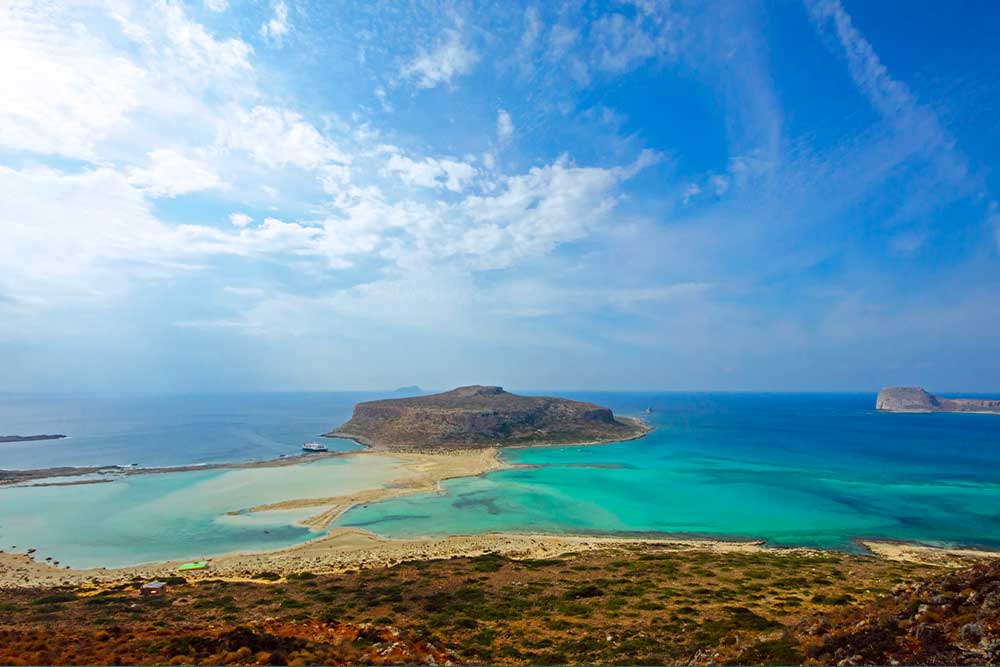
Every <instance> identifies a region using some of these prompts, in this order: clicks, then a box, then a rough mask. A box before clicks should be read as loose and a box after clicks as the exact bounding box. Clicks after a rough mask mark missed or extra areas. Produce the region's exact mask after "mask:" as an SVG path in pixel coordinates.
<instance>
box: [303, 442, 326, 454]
mask: <svg viewBox="0 0 1000 667" xmlns="http://www.w3.org/2000/svg"><path fill="white" fill-rule="evenodd" d="M302 449H304V450H305V451H307V452H325V451H327V449H326V445H321V444H319V443H318V442H307V443H305V444H304V445H302Z"/></svg>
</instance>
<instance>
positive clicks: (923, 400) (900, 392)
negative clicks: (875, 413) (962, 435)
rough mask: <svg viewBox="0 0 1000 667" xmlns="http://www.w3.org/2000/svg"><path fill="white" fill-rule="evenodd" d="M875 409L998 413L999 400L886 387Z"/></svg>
mask: <svg viewBox="0 0 1000 667" xmlns="http://www.w3.org/2000/svg"><path fill="white" fill-rule="evenodd" d="M875 409H876V410H884V411H886V412H985V413H994V414H1000V400H996V399H981V398H942V397H940V396H935V395H934V394H931V393H929V392H927V391H924V390H923V389H921V388H920V387H886V388H885V389H883V390H882V391H880V392H879V393H878V398H876V399H875Z"/></svg>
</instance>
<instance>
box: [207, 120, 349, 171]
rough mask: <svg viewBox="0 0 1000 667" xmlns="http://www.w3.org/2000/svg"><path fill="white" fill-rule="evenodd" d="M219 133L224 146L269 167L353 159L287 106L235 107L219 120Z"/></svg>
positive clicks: (304, 165)
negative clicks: (234, 109) (247, 155)
mask: <svg viewBox="0 0 1000 667" xmlns="http://www.w3.org/2000/svg"><path fill="white" fill-rule="evenodd" d="M218 132H219V143H221V144H222V145H223V146H226V147H228V148H231V149H239V150H245V151H247V152H249V153H250V155H252V156H253V158H254V159H255V160H257V161H258V162H260V163H261V164H264V165H267V166H269V167H279V166H285V165H294V166H296V167H303V168H316V167H320V166H322V165H324V164H326V163H328V162H341V163H345V162H349V161H350V156H348V155H347V154H345V153H344V152H342V151H341V150H340V149H339V148H337V146H336V145H335V144H334V143H333V142H332V141H330V140H329V139H327V138H326V137H324V136H323V135H322V134H320V132H319V130H317V129H316V128H315V127H314V126H313V125H312V124H310V123H309V122H307V121H305V120H304V119H303V118H302V116H300V115H299V114H297V113H295V112H294V111H289V110H287V109H274V108H271V107H265V106H256V107H254V108H253V109H250V110H249V111H247V110H243V109H240V110H236V111H235V112H233V113H232V114H231V115H230V117H229V118H227V119H225V120H223V121H221V122H220V123H219V127H218Z"/></svg>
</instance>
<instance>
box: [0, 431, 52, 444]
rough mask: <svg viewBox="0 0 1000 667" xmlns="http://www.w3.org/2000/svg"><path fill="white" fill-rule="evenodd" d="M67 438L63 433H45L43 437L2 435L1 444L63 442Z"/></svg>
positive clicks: (0, 436) (0, 437)
mask: <svg viewBox="0 0 1000 667" xmlns="http://www.w3.org/2000/svg"><path fill="white" fill-rule="evenodd" d="M65 437H66V436H65V435H63V434H62V433H53V434H48V433H43V434H41V435H0V443H4V442H34V441H36V440H61V439H62V438H65Z"/></svg>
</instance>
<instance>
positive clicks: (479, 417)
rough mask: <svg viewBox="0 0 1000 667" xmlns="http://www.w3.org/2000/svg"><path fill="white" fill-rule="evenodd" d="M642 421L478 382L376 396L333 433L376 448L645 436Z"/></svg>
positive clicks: (458, 446)
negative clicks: (403, 394)
mask: <svg viewBox="0 0 1000 667" xmlns="http://www.w3.org/2000/svg"><path fill="white" fill-rule="evenodd" d="M648 430H649V429H648V427H646V426H645V425H643V424H642V423H641V422H640V421H638V420H633V419H627V418H624V419H616V418H615V416H614V414H613V413H612V412H611V410H609V409H608V408H605V407H601V406H599V405H595V404H593V403H583V402H580V401H571V400H568V399H565V398H554V397H550V396H518V395H517V394H511V393H510V392H506V391H504V390H503V388H502V387H485V386H481V385H473V386H470V387H459V388H458V389H453V390H451V391H447V392H444V393H442V394H432V395H430V396H416V397H412V398H396V399H386V400H381V401H368V402H365V403H358V404H357V405H356V406H354V415H353V416H352V417H351V419H350V421H348V422H347V423H345V424H344V425H343V426H341V427H340V428H338V429H335V430H333V431H331V432H330V433H327V434H326V435H327V436H329V437H341V438H351V439H353V440H357V441H358V442H361V443H363V444H366V445H368V446H370V447H373V448H376V449H397V450H399V449H410V450H414V449H416V450H426V449H468V448H477V447H494V446H497V445H500V446H510V445H553V444H556V445H557V444H573V443H593V442H615V441H617V440H628V439H631V438H637V437H640V436H642V435H643V434H645V433H646V432H647V431H648Z"/></svg>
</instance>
